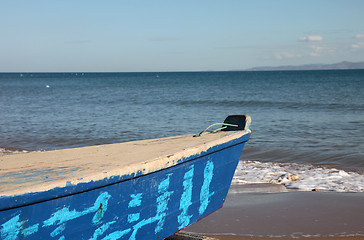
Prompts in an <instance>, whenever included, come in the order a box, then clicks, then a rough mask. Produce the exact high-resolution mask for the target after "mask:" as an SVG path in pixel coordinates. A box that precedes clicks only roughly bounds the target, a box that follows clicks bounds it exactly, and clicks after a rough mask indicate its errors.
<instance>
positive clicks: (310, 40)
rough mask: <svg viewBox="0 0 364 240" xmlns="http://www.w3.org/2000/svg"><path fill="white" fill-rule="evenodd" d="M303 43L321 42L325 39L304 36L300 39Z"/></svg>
mask: <svg viewBox="0 0 364 240" xmlns="http://www.w3.org/2000/svg"><path fill="white" fill-rule="evenodd" d="M298 40H299V41H301V42H321V41H322V40H323V38H322V37H321V36H304V37H300V38H299V39H298Z"/></svg>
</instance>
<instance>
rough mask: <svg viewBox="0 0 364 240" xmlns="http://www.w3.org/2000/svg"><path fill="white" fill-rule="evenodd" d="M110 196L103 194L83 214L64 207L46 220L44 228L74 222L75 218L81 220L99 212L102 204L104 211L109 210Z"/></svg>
mask: <svg viewBox="0 0 364 240" xmlns="http://www.w3.org/2000/svg"><path fill="white" fill-rule="evenodd" d="M110 197H111V196H110V195H109V194H108V193H107V192H104V193H102V194H101V195H100V196H99V197H98V198H97V199H96V201H95V204H94V205H93V206H92V207H90V208H87V209H85V210H83V211H82V212H77V211H76V210H71V211H70V210H69V207H64V208H62V209H61V210H58V211H57V212H55V213H53V214H52V216H51V217H50V218H49V219H47V220H45V221H44V222H43V227H48V226H51V225H54V224H58V225H59V224H62V223H64V222H68V221H70V220H73V219H75V218H79V217H81V216H84V215H86V214H89V213H92V212H97V211H98V209H99V207H100V204H102V205H103V206H104V210H103V211H106V209H107V203H108V201H109V199H110Z"/></svg>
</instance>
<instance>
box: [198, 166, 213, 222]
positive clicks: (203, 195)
mask: <svg viewBox="0 0 364 240" xmlns="http://www.w3.org/2000/svg"><path fill="white" fill-rule="evenodd" d="M203 175H204V181H203V185H202V188H201V192H200V202H201V205H200V208H199V213H200V215H202V214H203V213H204V212H205V211H206V208H207V206H208V205H209V203H210V197H211V196H212V195H214V192H212V193H210V184H211V180H212V177H213V175H214V163H213V162H211V161H208V162H207V164H206V167H205V170H204V174H203Z"/></svg>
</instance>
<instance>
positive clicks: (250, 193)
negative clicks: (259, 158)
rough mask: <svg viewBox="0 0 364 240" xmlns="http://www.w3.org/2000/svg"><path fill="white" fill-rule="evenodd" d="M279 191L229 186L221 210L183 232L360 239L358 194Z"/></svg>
mask: <svg viewBox="0 0 364 240" xmlns="http://www.w3.org/2000/svg"><path fill="white" fill-rule="evenodd" d="M274 189H275V190H274ZM282 190H283V189H282V186H279V185H268V186H264V185H262V187H260V186H259V185H258V187H252V186H245V187H242V186H232V188H231V189H230V192H229V194H228V197H227V199H226V202H225V204H224V206H223V208H222V209H220V210H218V211H217V212H215V213H212V214H210V215H209V216H208V217H206V218H204V219H202V220H201V221H199V222H197V223H195V224H193V225H191V226H189V227H187V228H186V229H185V230H184V231H185V232H189V233H200V234H203V235H206V236H213V237H214V238H217V239H221V240H232V239H251V238H263V239H264V238H272V237H274V238H275V239H280V238H285V239H286V238H319V239H322V238H330V239H341V237H344V239H364V193H338V192H297V191H293V192H292V191H291V192H281V191H282ZM257 191H264V192H263V193H262V192H257ZM348 237H350V238H348ZM353 237H355V238H353Z"/></svg>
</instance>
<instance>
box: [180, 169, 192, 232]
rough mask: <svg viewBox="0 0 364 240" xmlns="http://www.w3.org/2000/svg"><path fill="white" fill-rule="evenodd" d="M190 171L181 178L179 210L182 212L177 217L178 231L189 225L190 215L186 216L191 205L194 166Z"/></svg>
mask: <svg viewBox="0 0 364 240" xmlns="http://www.w3.org/2000/svg"><path fill="white" fill-rule="evenodd" d="M190 168H191V169H190V170H189V171H188V172H186V173H185V175H184V177H183V193H182V196H181V200H180V204H179V209H180V210H181V211H182V212H181V214H180V215H179V216H178V223H179V227H178V229H182V228H184V227H186V226H187V225H188V224H189V223H190V219H191V217H192V215H187V211H188V208H189V207H190V206H191V204H192V187H193V182H192V179H193V174H194V166H193V165H192V166H191V167H190Z"/></svg>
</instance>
